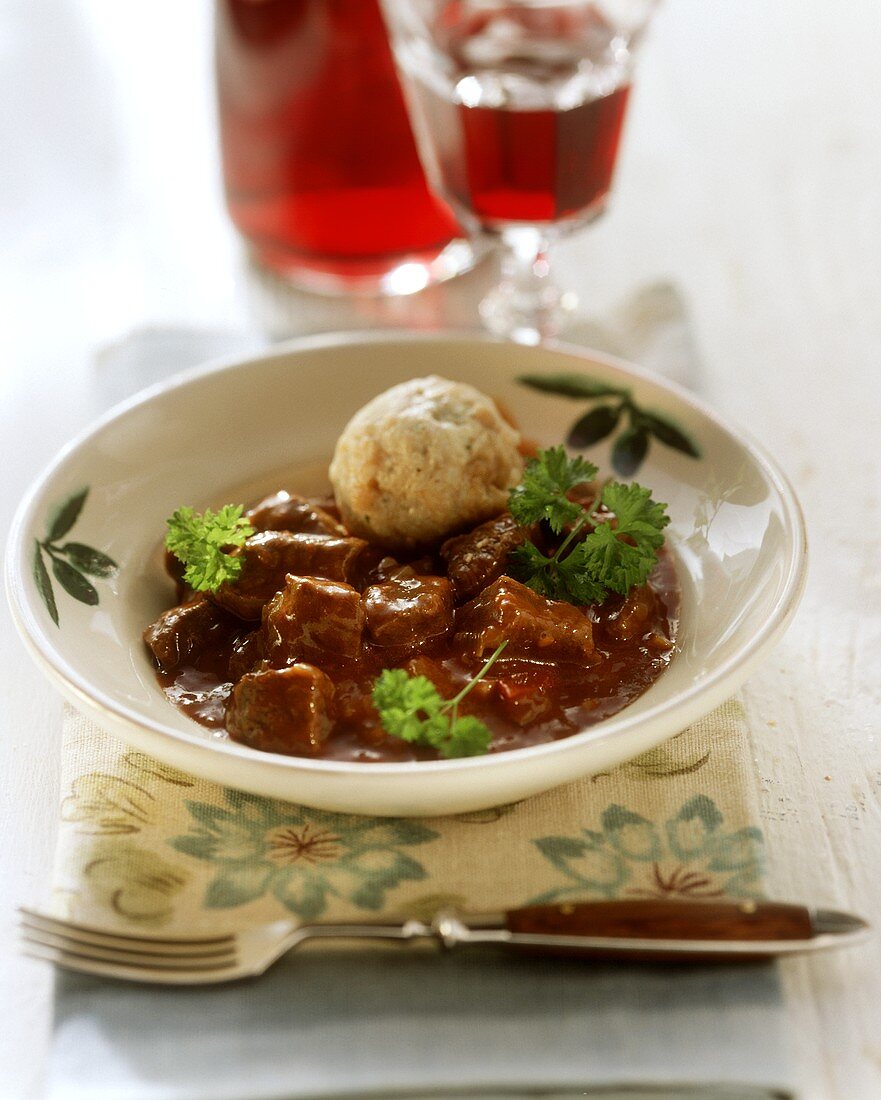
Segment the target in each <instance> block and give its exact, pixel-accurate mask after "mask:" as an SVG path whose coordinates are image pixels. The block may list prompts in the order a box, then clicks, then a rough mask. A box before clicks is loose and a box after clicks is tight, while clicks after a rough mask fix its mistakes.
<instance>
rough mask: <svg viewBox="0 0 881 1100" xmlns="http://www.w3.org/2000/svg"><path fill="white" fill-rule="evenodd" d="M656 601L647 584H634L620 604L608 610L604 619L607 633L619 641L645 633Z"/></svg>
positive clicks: (625, 640)
mask: <svg viewBox="0 0 881 1100" xmlns="http://www.w3.org/2000/svg"><path fill="white" fill-rule="evenodd" d="M656 603H657V598H656V596H655V594H654V592H653V591H652V589H651V588H650V587H649V585H647V584H639V585H634V586H633V587H632V588H631V589H630V591H629V592H628V593H627V598H626V599H624V600H622V601H621V603H620V606H619V607H613V608H612V609H611V610H610V611H609V614H608V617H607V619H606V622H607V623H608V626H607V630H608V632H609V634H611V636H612V637H613V638H615V639H616V640H617V641H619V642H627V641H629V640H630V639H631V638H637V637H639V636H640V635H642V634H645V632H646V631H647V630H648V624H649V620H650V619H651V617H652V615H653V614H654V611H655V605H656Z"/></svg>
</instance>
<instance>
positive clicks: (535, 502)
mask: <svg viewBox="0 0 881 1100" xmlns="http://www.w3.org/2000/svg"><path fill="white" fill-rule="evenodd" d="M596 475H597V468H596V466H594V465H593V463H591V462H586V461H585V460H584V459H583V458H581V457H580V456H577V457H576V458H570V457H569V456H568V455H567V454H566V450H565V448H564V447H562V446H561V447H549V448H548V449H547V450H545V451H539V452H538V454H537V455H536V457H535V458H531V459H530V460H529V462H527V464H526V469H525V470H524V472H523V480H522V481H521V482H520V484H519V485H517V486H515V488H514V489H512V490H511V495H510V497H509V499H508V508H509V509H510V511H511V515H512V516H513V517H514V519H516V520H517V522H518V523H521V524H523V526H524V527H526V526H529V524H531V523H538V522H539V520H547V522H548V523H549V524H550V525H551V530H552V531H553V532H554V533H555V534H559V533H560V532H561V531H562V530H563V528H564V527H565V526H566V524H567V523H573V522H574V521H575V520H577V519H578V517H579V516H580V515H581V513H582V511H583V509H582V508H581V506H580V505H578V504H574V503H573V502H572V501H571V500H569V499H568V498H567V496H566V493H567V492H568V491H569V490H570V489H572V488H574V487H575V486H576V485H581V484H583V483H584V482H585V481H592V480H593V479H594V478H595V477H596Z"/></svg>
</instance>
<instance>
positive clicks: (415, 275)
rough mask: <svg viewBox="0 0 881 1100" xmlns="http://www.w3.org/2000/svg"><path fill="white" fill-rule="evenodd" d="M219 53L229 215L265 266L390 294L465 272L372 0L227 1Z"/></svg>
mask: <svg viewBox="0 0 881 1100" xmlns="http://www.w3.org/2000/svg"><path fill="white" fill-rule="evenodd" d="M216 48H217V55H216V56H217V82H218V95H219V111H220V137H221V149H222V157H223V174H224V183H225V187H226V196H227V204H228V207H229V211H230V215H231V217H232V220H233V222H234V223H235V225H236V227H237V228H238V230H239V231H240V232H241V234H242V235H243V236H244V238H245V240H246V241H247V242H248V245H249V247H250V250H251V252H252V254H253V255H254V257H255V259H256V260H257V261H258V262H259V263H261V264H263V265H264V266H266V267H269V268H270V269H272V270H274V271H276V272H278V273H279V274H281V275H283V276H286V277H288V278H290V279H291V280H292V281H294V282H296V283H298V284H300V285H303V286H307V287H309V288H311V289H315V290H320V291H321V290H323V291H328V292H359V291H360V292H367V293H389V294H400V293H410V292H413V291H415V290H419V289H421V288H422V287H424V286H426V285H428V284H429V283H431V282H435V281H437V280H438V279H442V278H447V277H449V276H451V275H455V274H457V273H458V272H459V271H462V270H464V269H465V268H466V267H468V266H470V263H471V262H472V252H471V247H470V245H469V244H468V243H467V242H466V241H465V240H463V239H462V231H461V229H460V227H459V225H458V224H457V222H456V219H455V216H454V215H453V213H452V212H451V211H450V209H449V207H448V206H446V205H445V204H444V203H443V202H442V201H441V200H440V199H438V198H437V197H436V196H435V195H433V194H432V192H431V191H430V190H429V188H428V185H427V184H426V181H425V176H424V174H423V170H422V166H421V164H420V161H419V157H418V155H417V152H416V146H415V143H414V139H413V134H412V132H411V129H410V122H409V119H408V116H407V112H406V109H405V106H404V101H403V98H402V93H401V88H400V85H399V83H398V77H397V74H396V71H395V67H394V64H393V61H392V57H391V52H390V49H389V45H388V41H387V38H386V30H385V24H384V22H383V20H382V17H381V15H380V11H379V6H378V2H377V0H218V3H217V23H216Z"/></svg>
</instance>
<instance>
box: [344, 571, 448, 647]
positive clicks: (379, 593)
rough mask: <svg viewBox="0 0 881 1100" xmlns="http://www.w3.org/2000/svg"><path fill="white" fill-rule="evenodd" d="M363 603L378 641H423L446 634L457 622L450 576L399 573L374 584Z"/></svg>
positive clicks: (404, 643)
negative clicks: (395, 576)
mask: <svg viewBox="0 0 881 1100" xmlns="http://www.w3.org/2000/svg"><path fill="white" fill-rule="evenodd" d="M363 604H364V615H365V622H366V627H367V634H368V636H369V638H370V640H371V642H373V644H374V645H380V646H407V647H412V646H414V645H420V644H422V643H424V642H427V641H429V640H430V639H432V638H437V637H445V636H446V635H447V634H449V632H450V630H451V628H452V625H453V590H452V587H451V585H450V582H449V581H448V580H447V578H446V577H409V578H408V577H398V578H396V579H392V580H388V581H385V582H384V583H383V584H374V585H371V587H370V588H368V589H367V591H366V592H365V593H364V596H363Z"/></svg>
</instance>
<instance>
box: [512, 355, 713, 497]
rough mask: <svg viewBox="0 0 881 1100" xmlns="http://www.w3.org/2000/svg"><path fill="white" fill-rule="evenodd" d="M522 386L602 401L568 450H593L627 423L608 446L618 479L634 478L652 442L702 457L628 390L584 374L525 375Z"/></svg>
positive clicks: (681, 432) (576, 429) (573, 432)
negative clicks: (622, 424) (622, 423)
mask: <svg viewBox="0 0 881 1100" xmlns="http://www.w3.org/2000/svg"><path fill="white" fill-rule="evenodd" d="M518 382H522V383H523V385H524V386H529V387H531V388H532V389H534V390H540V391H541V392H542V393H553V394H557V395H558V396H560V397H569V398H572V399H573V400H582V401H600V400H602V399H604V398H610V399H611V400H608V401H603V404H601V405H597V406H595V407H594V408H592V409H590V411H589V412H586V413H585V414H584V415H583V416H581V417H579V418H578V420H576V421H575V423H574V424H573V425H572V427H571V428H570V429H569V435H568V436H567V438H566V442H567V443H568V444H569V446H570V447H577V448H582V447H591V446H593V444H594V443H599V442H600V441H601V440H603V439H606V438H607V437H608V436H610V435H612V433H613V432H614V431H615V430H616V429H617V428H618V425H619V424H620V423H621V422H622V420H623V421H625V422H626V426H625V427H624V430H623V431H621V432H620V433H619V434H618V436H617V438H616V439H615V442H614V445H613V447H612V466H613V467H614V469H615V470H617V472H618V473H619V474H621V476H622V477H630V476H631V475H632V474H635V473H636V471H637V470H638V469H639V467H640V466H641V465H642V463H643V460H644V459H645V456H646V455H647V454H648V450H649V445H650V443H651V441H652V439H656V440H657V441H658V442H659V443H663V444H664V446H665V447H672V448H673V450H675V451H679V452H681V453H682V454H684V455H688V456H689V458H700V456H701V452H700V447H698V445H697V443H696V442H695V440H694V439H692V437H691V436H690V435H689V434H688V432H686V431H685V429H684V428H683V427H682V426H681V425H680V424H677V423H676V421H675V420H673V419H672V418H671V417H670V416H669V415H668V414H667V413H661V412H658V411H657V410H656V409H647V408H643V407H642V406H641V405H638V404H637V403H636V402H635V401H634V400H633V393H632V391H631V389H630V388H629V387H628V386H610V385H608V384H607V383H606V382H598V381H596V380H595V379H593V378H589V377H587V376H586V375H583V374H524V375H522V376H521V377H520V378H518Z"/></svg>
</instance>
